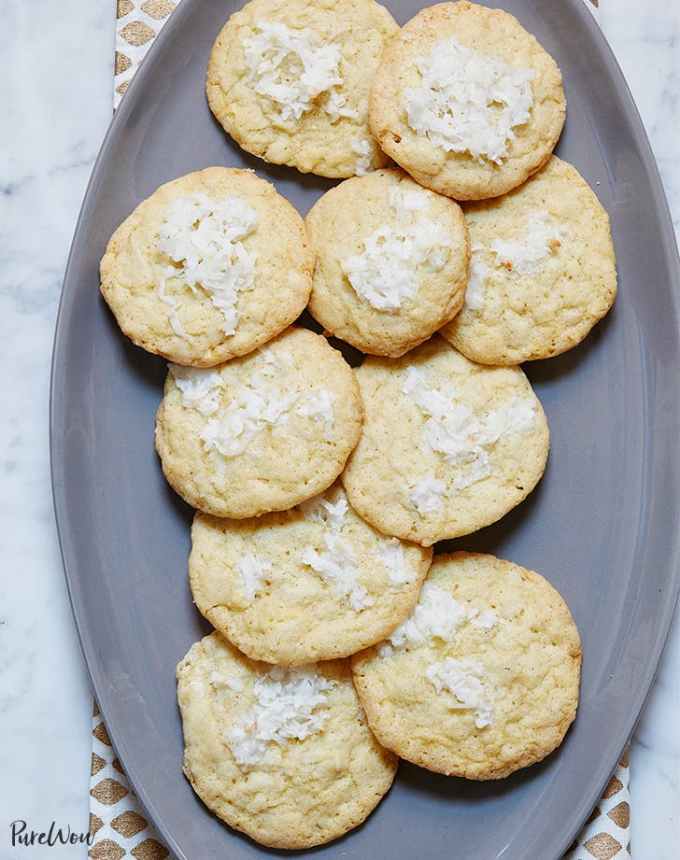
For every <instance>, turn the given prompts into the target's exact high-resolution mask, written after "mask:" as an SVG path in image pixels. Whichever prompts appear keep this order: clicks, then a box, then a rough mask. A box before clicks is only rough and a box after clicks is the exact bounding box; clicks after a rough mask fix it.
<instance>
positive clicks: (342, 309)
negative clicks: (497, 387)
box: [306, 170, 469, 357]
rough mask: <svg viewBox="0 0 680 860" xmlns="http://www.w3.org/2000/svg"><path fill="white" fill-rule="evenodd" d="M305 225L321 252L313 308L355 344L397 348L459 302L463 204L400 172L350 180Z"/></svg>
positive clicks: (387, 350) (418, 339) (412, 342)
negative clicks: (427, 188)
mask: <svg viewBox="0 0 680 860" xmlns="http://www.w3.org/2000/svg"><path fill="white" fill-rule="evenodd" d="M306 223H307V229H308V232H309V236H310V240H311V242H312V245H313V247H314V250H315V252H316V255H317V258H316V267H315V270H314V282H313V289H312V296H311V299H310V304H309V309H310V311H311V312H312V314H313V316H314V317H315V318H316V319H317V320H318V321H319V322H320V323H321V325H322V326H324V328H325V329H326V331H328V332H330V333H331V334H334V335H336V336H337V337H340V338H342V339H343V340H346V341H347V342H348V343H351V344H352V345H353V346H355V347H356V348H357V349H360V350H362V351H363V352H368V353H371V354H373V355H388V356H393V357H396V356H400V355H403V354H404V353H405V352H406V351H407V350H409V349H412V348H413V347H414V346H417V345H418V344H419V343H422V342H423V341H424V340H426V339H427V338H428V337H430V335H431V334H432V333H433V332H435V331H437V329H439V328H441V327H442V326H443V325H444V324H445V323H446V322H448V321H450V320H451V319H453V317H454V316H455V314H457V313H458V311H459V310H460V309H461V307H462V304H463V297H464V293H465V286H466V283H467V273H468V256H469V253H468V240H467V232H466V229H465V220H464V218H463V213H462V210H461V208H460V206H458V204H457V203H455V202H454V201H453V200H450V199H449V198H448V197H443V196H442V195H440V194H435V193H434V192H432V191H427V190H426V189H424V188H421V187H420V186H419V185H417V184H416V183H415V182H414V181H413V180H412V179H411V178H410V177H409V176H408V175H407V174H405V173H403V172H402V171H401V170H378V171H375V172H374V173H371V174H369V175H368V176H363V177H360V178H355V179H347V180H346V181H345V182H342V183H340V185H337V186H336V187H335V188H332V189H331V190H330V191H328V192H327V193H326V194H324V196H323V197H322V198H321V199H320V200H319V201H318V202H317V203H316V205H315V206H314V207H313V209H312V210H311V212H310V213H309V214H308V216H307V222H306Z"/></svg>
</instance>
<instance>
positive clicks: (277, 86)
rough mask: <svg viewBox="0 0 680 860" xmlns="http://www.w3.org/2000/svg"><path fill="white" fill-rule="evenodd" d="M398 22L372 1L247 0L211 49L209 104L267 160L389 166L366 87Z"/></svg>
mask: <svg viewBox="0 0 680 860" xmlns="http://www.w3.org/2000/svg"><path fill="white" fill-rule="evenodd" d="M397 31H398V27H397V24H396V23H395V21H394V19H393V18H392V16H391V15H390V13H389V12H388V11H387V9H385V8H384V7H383V6H381V5H380V4H378V3H375V2H373V0H250V2H249V3H246V4H245V6H243V8H242V9H240V10H239V11H238V12H235V13H234V14H233V15H232V16H231V17H230V18H229V20H228V21H227V23H226V24H225V26H224V28H223V30H222V32H221V33H220V35H219V36H218V38H217V41H216V42H215V45H214V47H213V50H212V54H211V55H210V63H209V66H208V79H207V85H206V90H207V94H208V102H209V104H210V108H211V110H212V112H213V113H214V114H215V116H216V117H217V119H218V120H219V122H220V123H221V124H222V125H223V126H224V128H225V130H226V131H227V132H228V133H229V134H230V135H231V136H232V137H233V138H234V140H235V141H236V142H237V143H238V144H239V146H241V147H242V148H243V149H245V150H246V151H247V152H250V153H252V154H253V155H257V156H259V157H260V158H263V159H264V160H265V161H270V162H272V163H274V164H288V165H290V166H291V167H297V169H298V170H300V171H302V172H303V173H316V174H318V175H320V176H331V177H346V176H354V175H355V174H357V175H361V174H363V173H367V172H368V171H370V170H372V169H375V168H377V167H382V166H384V165H385V164H386V163H387V162H388V159H387V157H386V156H385V155H384V154H383V153H382V152H381V150H380V148H379V147H378V145H377V144H376V142H375V141H374V139H373V137H372V136H371V133H370V131H369V129H368V95H369V90H370V86H371V81H372V79H373V75H374V73H375V70H376V68H377V66H378V62H379V61H380V56H381V54H382V50H383V47H384V45H385V44H386V42H387V41H388V39H389V38H390V37H391V36H393V35H394V34H395V33H396V32H397Z"/></svg>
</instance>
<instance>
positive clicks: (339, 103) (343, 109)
mask: <svg viewBox="0 0 680 860" xmlns="http://www.w3.org/2000/svg"><path fill="white" fill-rule="evenodd" d="M324 110H325V111H326V113H327V114H328V115H329V116H330V118H331V120H332V121H333V122H337V121H338V120H339V119H340V118H341V117H345V118H346V119H356V120H358V119H359V111H358V110H355V109H354V108H351V107H349V106H348V104H347V97H346V96H344V95H343V94H342V93H341V92H339V91H338V90H337V89H332V90H331V91H330V92H329V93H328V98H327V99H326V105H325V108H324Z"/></svg>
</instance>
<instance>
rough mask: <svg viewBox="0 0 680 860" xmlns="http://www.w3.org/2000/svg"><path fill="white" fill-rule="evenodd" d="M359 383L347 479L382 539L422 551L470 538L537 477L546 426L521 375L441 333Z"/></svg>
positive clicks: (376, 362)
mask: <svg viewBox="0 0 680 860" xmlns="http://www.w3.org/2000/svg"><path fill="white" fill-rule="evenodd" d="M356 376H357V380H358V382H359V387H360V389H361V396H362V399H363V402H364V407H365V419H364V427H363V431H362V434H361V440H360V442H359V444H358V446H357V448H356V450H355V451H354V453H353V454H352V457H351V458H350V461H349V463H348V465H347V468H346V470H345V472H344V473H343V476H342V480H343V484H344V486H345V490H346V492H347V496H348V498H349V502H350V504H351V505H352V507H353V508H354V509H355V510H356V511H357V513H359V514H360V516H362V517H363V518H364V519H365V520H367V521H368V522H369V523H371V525H373V526H375V528H377V529H379V530H380V531H381V532H383V533H384V534H388V535H393V536H395V537H399V538H401V539H403V540H411V541H415V542H417V543H420V544H422V545H423V546H430V545H431V544H433V543H435V542H436V541H438V540H443V539H445V538H454V537H459V536H461V535H465V534H469V533H470V532H474V531H476V530H477V529H480V528H482V527H483V526H487V525H490V524H491V523H493V522H496V520H498V519H500V518H501V517H502V516H504V515H505V514H506V513H508V511H510V510H511V509H512V508H514V507H515V506H516V505H518V504H519V503H520V502H521V501H522V500H523V499H524V498H526V496H528V495H529V493H530V492H531V491H532V490H533V488H534V487H535V486H536V484H537V483H538V481H539V480H540V478H541V475H542V474H543V470H544V469H545V464H546V460H547V456H548V447H549V434H548V424H547V421H546V418H545V414H544V413H543V409H542V407H541V404H540V402H539V400H538V398H537V397H536V395H535V394H534V392H533V390H532V388H531V385H530V384H529V381H528V380H527V378H526V376H525V375H524V373H523V372H522V371H521V369H520V368H518V367H494V368H491V367H483V366H481V365H479V364H473V363H472V362H471V361H468V359H467V358H465V357H464V356H462V355H461V354H460V353H458V352H456V350H455V349H453V347H452V346H450V345H449V344H448V343H447V342H446V341H445V340H443V339H442V338H440V337H439V336H436V337H434V338H432V339H431V340H429V341H427V343H424V344H422V345H421V346H419V347H418V348H417V349H415V350H413V351H412V352H410V353H409V354H408V355H407V356H404V357H403V358H400V359H391V360H390V359H378V358H369V359H367V360H366V361H365V362H364V364H363V365H362V366H361V367H360V368H359V369H358V370H357V371H356Z"/></svg>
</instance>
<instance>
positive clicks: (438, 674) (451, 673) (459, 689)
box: [426, 657, 493, 729]
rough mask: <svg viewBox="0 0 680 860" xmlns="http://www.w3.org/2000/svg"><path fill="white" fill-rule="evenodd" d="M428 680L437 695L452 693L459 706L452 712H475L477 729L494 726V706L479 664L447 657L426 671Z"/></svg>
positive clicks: (454, 706)
mask: <svg viewBox="0 0 680 860" xmlns="http://www.w3.org/2000/svg"><path fill="white" fill-rule="evenodd" d="M426 674H427V677H428V678H429V680H430V681H431V682H432V685H433V686H434V688H435V690H436V691H437V693H441V692H442V691H446V692H449V693H453V695H454V697H455V699H456V703H455V704H453V705H451V706H450V707H451V708H452V709H453V710H461V711H463V710H465V711H468V710H471V711H474V712H475V725H476V726H477V728H478V729H483V728H484V727H485V726H489V725H491V723H492V722H493V705H492V702H491V697H490V696H489V694H488V692H487V690H486V688H485V685H484V683H483V681H484V676H485V672H484V667H483V666H482V665H481V663H479V662H478V661H476V660H468V659H462V660H454V659H453V658H452V657H448V658H447V659H446V660H443V661H442V662H441V663H433V664H432V665H431V666H429V667H428V669H427V672H426Z"/></svg>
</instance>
